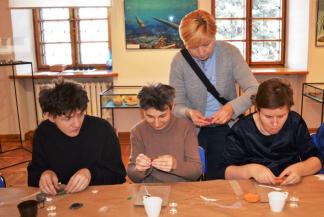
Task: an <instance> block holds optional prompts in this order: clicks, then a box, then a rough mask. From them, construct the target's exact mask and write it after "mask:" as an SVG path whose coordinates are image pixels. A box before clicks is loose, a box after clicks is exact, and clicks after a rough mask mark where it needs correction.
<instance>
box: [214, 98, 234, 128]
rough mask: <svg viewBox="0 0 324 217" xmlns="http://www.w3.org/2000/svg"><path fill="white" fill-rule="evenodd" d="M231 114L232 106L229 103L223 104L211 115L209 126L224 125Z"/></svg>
mask: <svg viewBox="0 0 324 217" xmlns="http://www.w3.org/2000/svg"><path fill="white" fill-rule="evenodd" d="M233 112H234V110H233V108H232V106H231V105H230V104H229V103H227V104H225V105H224V106H222V107H221V108H220V110H218V111H217V112H215V113H214V114H213V116H212V119H211V122H210V124H226V123H227V122H229V121H230V120H231V118H232V115H233Z"/></svg>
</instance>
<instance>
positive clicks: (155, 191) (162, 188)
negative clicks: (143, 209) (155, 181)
mask: <svg viewBox="0 0 324 217" xmlns="http://www.w3.org/2000/svg"><path fill="white" fill-rule="evenodd" d="M145 188H146V190H147V192H148V193H149V194H150V196H157V197H161V198H162V201H163V202H162V206H167V205H168V203H169V195H170V191H171V186H169V185H141V187H140V189H139V191H138V192H137V193H136V195H135V197H134V198H135V199H134V205H136V206H143V205H144V204H143V196H145V195H147V193H146V190H145Z"/></svg>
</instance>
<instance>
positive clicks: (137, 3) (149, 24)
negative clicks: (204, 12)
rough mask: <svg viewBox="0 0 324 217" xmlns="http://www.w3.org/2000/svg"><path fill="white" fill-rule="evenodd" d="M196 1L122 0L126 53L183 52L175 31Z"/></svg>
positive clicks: (195, 5) (195, 4)
mask: <svg viewBox="0 0 324 217" xmlns="http://www.w3.org/2000/svg"><path fill="white" fill-rule="evenodd" d="M197 8H198V1H197V0H176V1H174V0H163V1H161V0H124V13H125V38H126V49H173V48H182V47H183V44H182V41H181V39H180V37H179V33H178V27H179V24H180V21H181V19H182V17H183V16H185V15H186V14H187V13H189V12H190V11H193V10H196V9H197Z"/></svg>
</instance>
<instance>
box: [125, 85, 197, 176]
mask: <svg viewBox="0 0 324 217" xmlns="http://www.w3.org/2000/svg"><path fill="white" fill-rule="evenodd" d="M174 97H175V91H174V88H173V87H171V86H169V85H164V84H157V85H150V86H145V87H143V88H142V90H141V91H140V92H139V94H138V99H139V103H140V107H141V109H142V110H143V113H144V120H142V121H141V122H139V123H138V124H136V125H135V126H134V127H133V129H132V131H131V145H132V151H131V155H130V158H129V163H128V167H127V174H128V176H129V177H130V179H131V180H132V181H134V182H180V181H194V180H197V179H198V178H199V177H200V175H201V162H200V158H199V152H198V140H197V135H196V129H195V127H194V125H193V124H192V123H191V122H189V121H188V120H185V119H180V118H176V117H175V116H173V114H172V109H173V106H174Z"/></svg>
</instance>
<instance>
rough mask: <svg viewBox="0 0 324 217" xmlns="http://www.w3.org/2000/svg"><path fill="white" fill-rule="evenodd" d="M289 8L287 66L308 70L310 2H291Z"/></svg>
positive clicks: (306, 0)
mask: <svg viewBox="0 0 324 217" xmlns="http://www.w3.org/2000/svg"><path fill="white" fill-rule="evenodd" d="M288 8H289V10H288V11H287V24H286V26H287V29H288V32H287V39H286V41H287V43H286V45H287V48H286V66H287V67H289V68H295V69H307V60H308V59H307V50H308V31H307V30H308V28H309V26H308V25H309V0H298V1H296V0H289V1H288Z"/></svg>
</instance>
